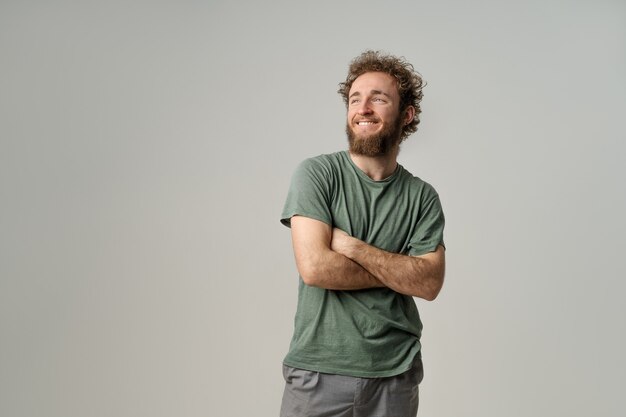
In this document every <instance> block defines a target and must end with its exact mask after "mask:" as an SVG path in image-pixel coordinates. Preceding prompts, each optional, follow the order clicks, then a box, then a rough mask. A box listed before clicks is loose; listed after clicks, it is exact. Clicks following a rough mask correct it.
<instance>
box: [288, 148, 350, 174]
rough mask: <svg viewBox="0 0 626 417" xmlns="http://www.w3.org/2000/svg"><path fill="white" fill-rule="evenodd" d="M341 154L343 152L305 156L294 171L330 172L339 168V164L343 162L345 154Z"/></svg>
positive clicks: (310, 172)
mask: <svg viewBox="0 0 626 417" xmlns="http://www.w3.org/2000/svg"><path fill="white" fill-rule="evenodd" d="M343 154H344V152H335V153H331V154H322V155H317V156H313V157H311V158H307V159H305V160H303V161H302V162H300V164H299V165H298V167H297V168H296V171H297V172H305V173H309V174H318V175H319V174H330V173H332V172H335V171H337V170H340V169H341V166H342V165H343V164H344V163H345V156H344V155H343Z"/></svg>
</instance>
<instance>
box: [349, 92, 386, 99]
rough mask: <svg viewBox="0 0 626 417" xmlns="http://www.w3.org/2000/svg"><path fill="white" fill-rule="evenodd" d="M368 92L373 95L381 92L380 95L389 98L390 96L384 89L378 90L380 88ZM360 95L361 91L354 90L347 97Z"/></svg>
mask: <svg viewBox="0 0 626 417" xmlns="http://www.w3.org/2000/svg"><path fill="white" fill-rule="evenodd" d="M370 93H371V94H372V95H373V96H375V95H377V94H382V95H383V96H385V97H389V98H391V96H390V95H389V94H387V93H385V92H384V91H380V90H371V91H370ZM360 95H361V93H360V92H358V91H355V92H354V93H352V94H350V97H349V98H352V97H354V96H360Z"/></svg>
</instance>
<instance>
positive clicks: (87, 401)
mask: <svg viewBox="0 0 626 417" xmlns="http://www.w3.org/2000/svg"><path fill="white" fill-rule="evenodd" d="M367 48H374V49H384V50H386V51H389V52H391V53H395V54H399V55H404V56H406V57H407V59H408V60H409V61H411V62H412V63H414V65H415V66H416V68H417V69H418V70H419V71H420V72H421V73H422V74H423V75H424V78H425V79H426V80H427V82H428V86H427V88H426V90H425V98H424V101H423V114H422V124H421V125H420V129H419V131H418V132H417V134H415V135H414V136H412V137H411V138H410V139H409V140H408V142H406V144H405V145H404V147H403V150H402V152H401V155H400V162H401V163H402V164H403V165H404V166H405V167H406V168H408V169H409V170H410V171H412V172H413V173H414V174H416V175H418V176H420V177H422V178H423V179H425V180H427V181H429V182H430V183H432V184H433V185H434V186H435V187H436V188H437V190H438V191H439V193H440V195H441V199H442V201H443V204H444V209H445V212H446V216H447V229H446V242H447V246H448V251H447V259H448V270H447V276H446V284H445V287H444V290H443V292H442V293H441V295H440V297H439V298H438V299H437V300H436V301H435V302H433V303H427V302H424V301H420V300H418V301H417V303H418V306H419V308H420V310H421V312H422V316H423V321H424V323H425V329H424V336H423V343H424V360H425V364H426V365H425V366H426V378H425V380H424V382H423V384H422V386H421V410H420V415H421V416H431V417H437V416H442V417H443V416H455V417H458V416H476V417H484V416H508V417H517V416H520V417H521V416H524V417H525V416H529V415H533V416H581V417H582V416H621V415H623V410H624V406H623V405H622V402H623V388H624V381H623V378H624V374H625V373H626V366H625V359H624V350H625V349H626V343H625V340H624V339H625V336H624V331H625V324H624V317H625V314H624V301H623V299H624V290H625V289H626V285H625V284H624V278H626V269H625V266H624V264H625V263H624V255H623V253H622V252H623V251H624V248H625V242H624V240H625V239H624V234H625V233H626V222H625V220H624V213H625V212H626V196H625V191H624V185H623V180H624V177H625V174H626V171H625V169H624V167H623V165H624V159H625V158H624V144H623V142H624V140H625V139H626V129H625V128H624V111H625V110H626V4H625V3H624V2H623V1H618V0H614V1H611V0H600V1H591V0H588V1H558V0H547V1H529V2H521V1H495V0H494V1H487V0H479V1H471V2H466V1H424V2H420V1H389V2H385V3H383V2H367V1H358V2H356V1H336V2H326V1H316V2H295V1H273V2H247V3H244V2H226V1H210V0H209V1H205V2H201V1H171V2H164V1H161V2H143V3H142V2H119V3H118V2H113V3H111V2H106V4H100V3H96V2H93V3H88V2H76V3H69V2H53V1H51V2H43V1H40V2H36V1H25V2H21V1H20V2H18V1H2V3H0V139H1V148H0V187H1V188H0V198H1V218H0V274H1V275H0V338H1V343H0V415H2V416H6V417H9V416H10V417H22V416H23V417H27V416H28V417H33V416H59V417H68V416H77V417H78V416H80V417H84V416H103V417H104V416H116V417H126V416H128V417H130V416H151V417H159V416H168V417H169V416H262V417H265V416H268V417H269V416H276V415H277V413H278V408H279V403H280V398H281V394H282V387H283V385H282V384H283V382H282V377H281V373H280V362H281V360H282V358H283V356H284V354H285V353H286V349H287V347H288V343H289V338H290V336H291V330H292V318H293V313H294V309H295V301H296V288H297V278H296V270H295V266H294V262H293V258H292V253H291V246H290V238H289V233H288V230H287V229H286V228H284V227H282V226H281V225H280V224H279V222H278V217H279V214H280V211H281V208H282V204H283V200H284V198H285V195H286V190H287V186H288V182H289V177H290V175H291V173H292V171H293V169H294V168H295V166H296V165H297V163H299V162H300V160H302V159H303V158H305V157H309V156H313V155H317V154H320V153H327V152H333V151H336V150H340V149H344V148H345V142H346V141H345V137H344V133H343V129H344V117H345V111H344V107H343V104H342V102H341V99H340V97H339V96H338V95H337V94H336V92H335V91H336V88H337V83H338V82H339V81H341V80H342V79H343V77H345V73H346V69H347V65H348V63H349V61H350V59H351V58H353V57H354V56H356V55H357V54H358V53H360V52H361V51H363V50H364V49H367Z"/></svg>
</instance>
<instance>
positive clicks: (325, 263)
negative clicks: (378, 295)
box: [296, 250, 385, 290]
mask: <svg viewBox="0 0 626 417" xmlns="http://www.w3.org/2000/svg"><path fill="white" fill-rule="evenodd" d="M296 263H297V264H298V270H299V272H300V276H301V277H302V280H303V281H304V283H305V284H307V285H310V286H313V287H319V288H325V289H328V290H360V289H366V288H377V287H384V286H385V285H384V284H383V283H382V282H380V281H379V280H378V279H376V277H374V276H373V275H372V274H371V273H369V272H368V271H367V270H366V269H365V268H363V267H362V266H361V265H359V264H358V263H356V262H354V261H352V260H351V259H348V258H347V257H345V256H343V255H341V254H339V253H337V252H334V251H332V250H328V251H324V252H323V253H321V254H318V256H317V257H316V259H308V260H306V261H304V262H296Z"/></svg>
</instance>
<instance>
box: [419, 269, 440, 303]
mask: <svg viewBox="0 0 626 417" xmlns="http://www.w3.org/2000/svg"><path fill="white" fill-rule="evenodd" d="M442 287H443V275H441V276H437V277H433V278H432V279H431V281H430V285H426V286H425V287H424V288H422V291H421V294H420V295H418V297H421V298H423V299H424V300H426V301H434V300H435V299H436V298H437V296H438V295H439V293H440V292H441V288H442Z"/></svg>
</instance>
